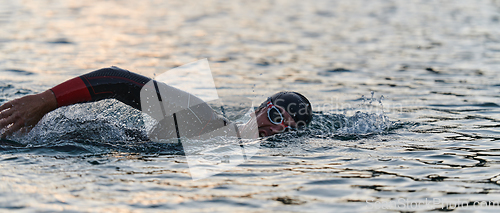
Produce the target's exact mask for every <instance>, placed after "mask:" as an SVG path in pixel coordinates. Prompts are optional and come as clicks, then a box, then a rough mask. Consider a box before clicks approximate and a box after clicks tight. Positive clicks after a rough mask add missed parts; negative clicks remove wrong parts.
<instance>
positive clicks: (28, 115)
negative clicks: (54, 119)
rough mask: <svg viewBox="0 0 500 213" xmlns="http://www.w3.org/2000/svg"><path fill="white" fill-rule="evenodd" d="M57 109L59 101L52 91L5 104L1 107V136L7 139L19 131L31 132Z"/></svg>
mask: <svg viewBox="0 0 500 213" xmlns="http://www.w3.org/2000/svg"><path fill="white" fill-rule="evenodd" d="M56 108H57V100H56V97H55V96H54V93H52V91H51V90H47V91H45V92H43V93H40V94H36V95H27V96H24V97H22V98H18V99H15V100H12V101H9V102H7V103H4V104H3V105H2V106H0V133H1V135H0V136H1V137H2V138H5V137H6V136H9V135H12V133H14V132H16V131H18V130H21V131H22V132H26V131H29V130H31V128H33V127H34V126H35V125H36V124H37V123H38V121H40V119H42V117H43V116H44V115H45V114H47V113H49V112H50V111H52V110H54V109H56Z"/></svg>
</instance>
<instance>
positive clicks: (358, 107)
mask: <svg viewBox="0 0 500 213" xmlns="http://www.w3.org/2000/svg"><path fill="white" fill-rule="evenodd" d="M0 26H1V27H2V30H1V31H0V102H1V103H4V102H6V101H9V100H12V99H14V98H17V97H21V96H24V95H27V94H35V93H38V92H42V91H44V90H45V89H47V88H50V87H52V86H54V85H56V84H58V83H59V82H62V81H64V80H66V79H68V78H71V77H74V76H77V75H81V74H84V73H86V72H89V71H92V70H95V69H98V68H102V67H109V66H112V65H116V66H119V67H122V68H125V69H129V70H131V71H134V72H138V73H140V74H143V75H146V76H149V77H154V76H155V75H156V74H160V73H163V72H165V71H167V70H169V69H171V68H173V67H176V66H180V65H182V64H186V63H189V62H192V61H195V60H197V59H201V58H208V59H209V63H210V67H211V70H212V73H213V76H214V79H215V83H216V86H217V88H218V93H219V95H220V96H223V97H224V96H227V97H229V96H234V95H241V96H245V97H248V98H252V99H253V100H254V101H255V102H254V103H255V104H259V103H260V102H261V101H263V100H264V99H265V97H267V95H270V94H272V93H274V92H276V91H281V90H295V91H299V92H301V93H303V94H304V95H306V96H307V97H308V98H309V99H310V100H311V102H313V105H314V106H313V109H314V111H315V117H314V121H313V123H312V125H311V127H310V128H309V129H307V130H305V131H301V132H297V133H288V134H282V135H277V136H273V137H269V138H264V139H260V140H258V141H255V143H259V144H260V145H259V147H260V149H259V152H258V153H257V154H256V155H255V156H253V157H252V158H251V159H250V160H249V161H247V162H245V163H244V164H242V165H239V166H237V167H234V168H232V169H230V170H229V171H226V172H223V173H220V174H217V175H215V176H212V177H209V178H206V179H202V180H198V181H192V179H191V176H190V173H189V168H188V164H187V161H186V157H185V156H184V150H183V149H182V147H181V146H179V145H176V144H165V143H155V142H151V141H148V139H147V137H146V135H147V133H146V132H147V128H148V122H149V121H147V119H146V120H144V118H143V117H142V116H141V113H140V112H138V111H135V110H133V109H131V108H129V107H127V106H125V105H123V104H121V103H118V102H115V101H102V102H98V103H92V104H80V105H74V106H70V107H65V108H60V109H58V110H56V111H53V112H51V113H49V114H48V115H47V116H46V117H44V118H43V120H42V121H41V123H39V125H37V126H36V127H35V128H34V129H33V131H32V132H30V133H29V134H26V135H16V136H14V137H11V138H9V140H3V141H2V142H1V143H0V150H1V151H0V155H1V156H0V161H1V163H0V177H1V181H0V207H1V208H3V210H17V211H26V212H32V211H59V210H65V211H77V212H80V211H83V212H110V211H112V212H118V211H122V212H150V211H166V210H173V211H179V212H180V211H182V212H186V211H188V212H189V211H192V212H200V211H209V212H212V211H228V212H229V211H230V212H234V211H248V212H254V211H257V212H260V211H283V212H320V211H321V212H360V211H374V212H377V211H380V212H386V211H395V212H398V211H410V212H411V211H429V210H437V211H451V210H453V211H455V212H469V211H481V212H484V211H491V212H497V211H498V210H499V209H500V204H499V202H500V186H499V184H498V183H497V181H500V172H499V170H497V169H498V168H499V167H500V165H499V162H500V148H499V147H500V146H499V145H498V140H499V139H500V129H499V127H500V116H499V112H500V98H499V95H498V94H499V92H500V81H499V80H500V76H499V68H498V66H499V65H500V30H499V29H500V1H492V0H491V1H486V0H485V1H389V0H387V1H361V0H359V1H231V2H229V1H201V2H199V1H168V2H164V1H142V2H140V1H119V2H113V1H106V2H97V1H96V2H94V1H85V2H76V1H75V2H71V1H23V2H17V1H14V2H4V3H3V4H0ZM372 92H373V93H372ZM228 104H229V103H228ZM238 110H239V108H237V107H235V106H231V105H230V104H229V106H228V111H230V112H231V111H238ZM483 201H484V202H483Z"/></svg>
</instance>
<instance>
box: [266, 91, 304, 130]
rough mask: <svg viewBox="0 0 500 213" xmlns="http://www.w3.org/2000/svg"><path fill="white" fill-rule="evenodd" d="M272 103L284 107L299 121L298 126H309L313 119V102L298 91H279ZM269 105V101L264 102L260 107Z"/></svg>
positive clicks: (272, 97)
mask: <svg viewBox="0 0 500 213" xmlns="http://www.w3.org/2000/svg"><path fill="white" fill-rule="evenodd" d="M269 98H270V99H271V103H273V104H274V105H277V106H280V107H283V109H285V111H286V112H288V114H290V115H291V116H292V118H293V120H294V121H295V123H297V127H299V128H302V127H305V126H307V125H308V124H309V123H310V122H311V120H312V107H311V103H310V102H309V100H307V98H306V97H305V96H303V95H302V94H300V93H298V92H291V91H284V92H278V93H276V94H274V95H272V96H271V97H269ZM266 106H267V101H265V102H264V103H262V104H261V105H260V107H259V108H264V107H266Z"/></svg>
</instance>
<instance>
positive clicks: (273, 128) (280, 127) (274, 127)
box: [270, 124, 285, 135]
mask: <svg viewBox="0 0 500 213" xmlns="http://www.w3.org/2000/svg"><path fill="white" fill-rule="evenodd" d="M270 129H271V132H272V133H273V135H274V134H278V133H280V132H282V131H283V130H284V129H285V127H284V126H283V125H282V124H274V125H272V126H271V127H270Z"/></svg>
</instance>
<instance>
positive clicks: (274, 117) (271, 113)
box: [267, 100, 296, 132]
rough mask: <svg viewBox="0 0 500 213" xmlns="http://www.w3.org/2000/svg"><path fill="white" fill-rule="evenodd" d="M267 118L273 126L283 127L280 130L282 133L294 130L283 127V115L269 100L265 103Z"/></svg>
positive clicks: (289, 127)
mask: <svg viewBox="0 0 500 213" xmlns="http://www.w3.org/2000/svg"><path fill="white" fill-rule="evenodd" d="M267 118H268V119H269V121H271V123H273V124H277V125H282V126H284V127H285V128H284V129H283V130H282V132H286V131H291V130H296V129H295V128H293V127H291V126H286V125H285V118H284V117H283V113H281V111H280V110H279V109H278V107H276V105H274V104H273V103H272V102H271V101H270V100H268V101H267Z"/></svg>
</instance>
